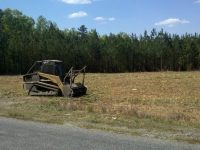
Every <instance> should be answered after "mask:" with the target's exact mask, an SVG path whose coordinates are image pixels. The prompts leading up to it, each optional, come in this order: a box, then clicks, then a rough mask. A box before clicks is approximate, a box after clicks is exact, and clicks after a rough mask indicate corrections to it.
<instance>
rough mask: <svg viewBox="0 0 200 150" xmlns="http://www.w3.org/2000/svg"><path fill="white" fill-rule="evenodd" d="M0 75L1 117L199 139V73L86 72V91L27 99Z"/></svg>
mask: <svg viewBox="0 0 200 150" xmlns="http://www.w3.org/2000/svg"><path fill="white" fill-rule="evenodd" d="M22 83H23V81H22V76H0V85H1V86H0V116H5V117H13V118H19V119H24V120H33V121H40V122H47V123H57V124H64V125H74V126H80V127H86V128H97V129H102V130H107V131H113V132H119V133H129V134H134V135H141V136H150V137H156V138H167V139H177V140H183V141H188V142H191V143H200V72H198V71H196V72H156V73H155V72H154V73H120V74H90V73H89V74H86V79H85V85H86V86H87V88H88V91H87V95H85V96H82V97H77V98H64V97H29V96H27V92H26V91H24V90H23V89H22Z"/></svg>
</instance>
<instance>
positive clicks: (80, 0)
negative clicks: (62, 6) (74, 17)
mask: <svg viewBox="0 0 200 150" xmlns="http://www.w3.org/2000/svg"><path fill="white" fill-rule="evenodd" d="M60 1H62V2H64V3H67V4H89V3H91V2H92V0H60Z"/></svg>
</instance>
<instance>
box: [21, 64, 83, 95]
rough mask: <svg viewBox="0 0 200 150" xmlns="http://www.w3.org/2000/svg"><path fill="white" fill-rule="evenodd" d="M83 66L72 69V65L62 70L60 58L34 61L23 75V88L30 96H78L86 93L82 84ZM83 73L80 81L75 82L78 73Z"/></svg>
mask: <svg viewBox="0 0 200 150" xmlns="http://www.w3.org/2000/svg"><path fill="white" fill-rule="evenodd" d="M85 68H86V66H85V67H83V68H82V69H80V70H74V69H73V67H72V68H71V69H70V70H69V71H68V73H66V72H64V69H63V63H62V61H60V60H43V61H36V62H35V64H34V65H33V66H32V67H31V68H30V69H29V71H28V72H27V74H25V75H24V76H23V81H24V83H23V88H24V89H25V90H27V91H28V95H30V96H34V95H35V96H42V95H43V96H50V95H51V96H59V95H63V96H64V97H67V96H79V95H83V94H86V91H87V88H86V87H85V86H84V78H85ZM80 73H81V74H83V78H82V83H80V82H79V83H75V78H76V77H77V75H78V74H80Z"/></svg>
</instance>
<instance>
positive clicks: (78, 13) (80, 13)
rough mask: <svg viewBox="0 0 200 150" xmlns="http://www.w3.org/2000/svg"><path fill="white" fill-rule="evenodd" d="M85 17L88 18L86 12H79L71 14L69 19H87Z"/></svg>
mask: <svg viewBox="0 0 200 150" xmlns="http://www.w3.org/2000/svg"><path fill="white" fill-rule="evenodd" d="M85 16H88V14H87V13H86V12H83V11H79V12H77V13H72V14H69V15H68V18H78V17H85Z"/></svg>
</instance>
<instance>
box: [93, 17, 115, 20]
mask: <svg viewBox="0 0 200 150" xmlns="http://www.w3.org/2000/svg"><path fill="white" fill-rule="evenodd" d="M94 20H96V21H104V20H109V21H114V20H116V19H115V18H114V17H112V18H104V17H96V18H95V19H94Z"/></svg>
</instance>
